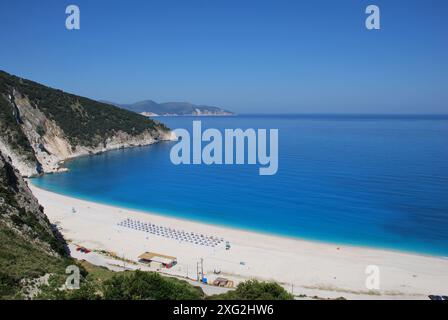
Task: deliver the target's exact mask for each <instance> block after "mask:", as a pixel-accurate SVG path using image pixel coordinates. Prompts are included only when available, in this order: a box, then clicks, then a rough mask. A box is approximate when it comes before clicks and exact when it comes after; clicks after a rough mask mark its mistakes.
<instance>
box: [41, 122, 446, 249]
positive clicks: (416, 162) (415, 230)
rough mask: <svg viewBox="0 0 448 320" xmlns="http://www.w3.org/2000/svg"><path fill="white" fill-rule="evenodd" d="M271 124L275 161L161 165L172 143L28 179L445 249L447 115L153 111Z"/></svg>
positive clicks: (270, 226)
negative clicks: (265, 170) (275, 164)
mask: <svg viewBox="0 0 448 320" xmlns="http://www.w3.org/2000/svg"><path fill="white" fill-rule="evenodd" d="M158 120H161V121H163V122H164V123H166V124H167V125H168V126H169V127H170V128H173V129H174V128H185V129H188V130H191V128H192V121H193V120H201V121H202V126H203V127H204V128H207V127H211V128H218V129H224V128H242V129H245V128H255V129H258V128H266V129H270V128H272V129H278V130H279V169H278V173H277V174H276V175H274V176H260V175H259V174H258V166H254V165H231V166H229V165H227V166H226V165H214V166H213V165H212V166H206V165H180V166H175V165H173V164H172V163H171V161H170V157H169V152H170V148H171V147H172V146H173V144H174V142H163V143H159V144H157V145H152V146H149V147H141V148H133V149H127V150H117V151H111V152H107V153H104V154H101V155H96V156H86V157H81V158H78V159H76V160H73V161H70V162H68V163H67V166H68V168H69V169H70V171H69V172H67V173H61V174H50V175H45V176H43V177H40V178H37V179H34V180H33V183H34V184H35V185H37V186H39V187H41V188H44V189H47V190H51V191H55V192H58V193H61V194H65V195H69V196H74V197H78V198H83V199H87V200H93V201H97V202H102V203H107V204H112V205H118V206H122V207H128V208H133V209H139V210H144V211H145V210H146V211H156V212H159V213H160V214H163V215H169V216H175V217H180V218H187V219H192V220H197V221H201V222H206V223H215V224H219V225H226V226H234V227H238V228H242V229H249V230H255V231H262V232H267V233H273V234H279V235H285V236H292V237H298V238H304V239H310V240H319V241H324V242H333V243H338V244H352V245H362V246H371V247H381V248H388V249H394V250H403V251H413V252H419V253H424V254H433V255H443V256H448V117H440V116H423V117H418V116H415V117H401V116H390V117H388V116H332V115H326V116H322V115H320V116H317V115H314V116H313V115H307V116H300V115H278V116H273V115H270V116H267V115H258V116H257V115H251V116H249V115H247V116H244V115H242V116H236V117H200V118H193V117H169V118H168V117H163V118H158Z"/></svg>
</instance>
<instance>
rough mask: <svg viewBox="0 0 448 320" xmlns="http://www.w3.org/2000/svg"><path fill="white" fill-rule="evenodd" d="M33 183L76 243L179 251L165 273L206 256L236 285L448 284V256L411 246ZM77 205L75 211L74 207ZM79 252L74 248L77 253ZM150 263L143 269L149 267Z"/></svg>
mask: <svg viewBox="0 0 448 320" xmlns="http://www.w3.org/2000/svg"><path fill="white" fill-rule="evenodd" d="M29 186H30V188H31V190H32V192H33V194H34V195H35V196H36V198H37V199H38V200H39V202H40V204H41V205H43V206H44V208H45V213H46V215H47V216H48V218H49V219H50V221H51V223H53V224H55V225H57V226H58V228H59V229H60V231H61V233H62V234H63V235H64V237H65V238H66V239H67V240H68V241H69V242H70V243H71V244H76V245H82V246H85V247H87V248H89V249H94V250H106V251H109V252H114V253H115V254H116V255H117V256H119V257H123V258H125V259H128V260H132V261H137V260H138V256H139V255H140V254H141V253H143V252H145V251H152V252H157V253H161V254H166V255H171V256H175V257H177V259H178V265H176V266H175V267H174V268H172V269H164V270H163V272H164V273H168V274H171V275H175V276H179V277H187V278H190V279H195V278H196V267H197V262H198V261H199V260H200V259H201V258H202V259H204V273H205V274H206V276H207V278H208V279H209V280H213V278H214V277H217V276H216V275H215V274H214V272H213V271H214V270H220V271H221V274H220V276H224V277H227V278H229V279H230V280H233V281H234V282H235V283H238V282H239V281H244V280H247V279H251V278H257V279H260V280H272V281H276V282H279V283H281V284H282V285H284V286H285V288H287V289H288V290H291V289H292V288H294V289H293V291H294V294H296V295H297V296H298V295H303V294H306V295H307V296H318V297H322V298H337V297H341V296H342V297H345V298H348V299H402V298H406V299H425V298H426V296H427V295H429V294H437V293H442V292H443V290H446V287H447V285H448V273H447V272H446V270H448V259H445V258H439V257H434V256H425V255H419V254H413V253H407V252H397V251H389V250H383V249H373V248H366V247H356V246H349V245H337V244H331V243H324V242H317V241H316V242H314V241H309V240H300V239H295V238H290V237H282V236H277V235H271V234H263V233H258V232H253V231H246V230H241V229H235V228H230V227H223V226H216V225H211V224H205V223H201V222H196V221H191V220H185V219H180V218H173V217H167V216H163V215H160V214H159V213H155V212H142V211H137V210H131V209H125V208H120V207H114V206H110V205H105V204H99V203H95V202H91V201H86V200H81V199H77V198H72V197H68V196H65V195H60V194H57V193H54V192H50V191H46V190H43V189H40V188H38V187H36V186H34V185H33V184H32V183H30V182H29ZM73 209H75V211H76V212H73ZM126 219H133V220H137V221H140V222H143V223H151V224H155V225H158V226H161V227H166V228H171V229H174V230H185V231H186V232H193V233H195V234H204V235H206V236H207V235H210V236H214V237H219V238H223V239H224V242H223V243H225V242H226V241H229V243H230V245H231V248H230V250H226V249H225V245H224V244H223V243H221V244H220V245H218V246H217V247H215V248H211V247H208V246H203V245H198V244H194V243H189V242H184V241H178V240H176V239H172V238H167V237H163V236H160V235H155V234H149V233H147V232H143V231H137V230H134V229H130V228H125V227H120V226H118V223H119V222H122V221H123V220H126ZM72 254H74V253H73V252H72ZM368 265H376V266H378V267H379V269H380V289H379V290H373V291H372V290H369V289H367V288H366V286H365V281H366V277H367V274H366V273H365V270H366V267H367V266H368ZM142 268H144V267H142Z"/></svg>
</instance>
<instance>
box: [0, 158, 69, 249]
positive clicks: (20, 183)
mask: <svg viewBox="0 0 448 320" xmlns="http://www.w3.org/2000/svg"><path fill="white" fill-rule="evenodd" d="M0 223H1V224H3V225H6V226H7V227H8V228H10V229H11V230H13V231H14V232H16V233H17V234H18V235H20V236H22V237H24V238H26V239H27V241H28V242H30V243H33V244H35V245H36V246H38V247H39V248H41V249H43V250H45V251H46V252H47V253H50V254H53V255H60V254H63V253H64V248H63V246H64V244H63V242H62V241H60V240H61V239H60V238H58V235H57V234H56V232H55V231H54V230H53V228H52V227H51V225H50V222H49V221H48V218H47V216H46V215H45V214H44V210H43V208H42V206H40V205H39V203H38V201H37V199H36V198H35V197H34V196H33V194H32V193H31V190H30V189H29V187H28V184H27V182H26V181H24V180H23V178H22V176H21V175H20V173H19V172H18V170H16V169H15V168H14V167H13V165H12V164H11V162H10V160H9V159H8V158H7V157H5V156H4V155H3V154H2V153H1V152H0Z"/></svg>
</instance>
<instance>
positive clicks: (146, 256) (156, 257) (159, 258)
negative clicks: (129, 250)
mask: <svg viewBox="0 0 448 320" xmlns="http://www.w3.org/2000/svg"><path fill="white" fill-rule="evenodd" d="M138 259H139V260H143V261H148V262H158V263H163V264H166V265H169V264H172V263H173V262H175V261H177V258H176V257H172V256H167V255H164V254H160V253H156V252H145V253H142V254H141V255H139V256H138Z"/></svg>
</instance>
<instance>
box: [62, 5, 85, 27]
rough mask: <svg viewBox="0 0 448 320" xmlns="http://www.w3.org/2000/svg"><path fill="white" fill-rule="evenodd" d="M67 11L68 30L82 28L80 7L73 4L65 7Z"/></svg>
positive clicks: (66, 24) (66, 23) (66, 22)
mask: <svg viewBox="0 0 448 320" xmlns="http://www.w3.org/2000/svg"><path fill="white" fill-rule="evenodd" d="M65 13H66V14H68V16H67V18H66V19H65V27H66V28H67V30H79V29H80V28H81V16H80V14H81V13H80V11H79V7H78V6H77V5H74V4H71V5H69V6H67V8H65Z"/></svg>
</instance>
